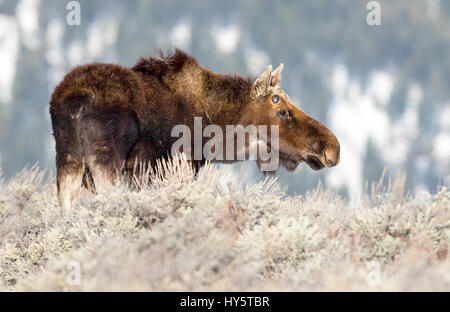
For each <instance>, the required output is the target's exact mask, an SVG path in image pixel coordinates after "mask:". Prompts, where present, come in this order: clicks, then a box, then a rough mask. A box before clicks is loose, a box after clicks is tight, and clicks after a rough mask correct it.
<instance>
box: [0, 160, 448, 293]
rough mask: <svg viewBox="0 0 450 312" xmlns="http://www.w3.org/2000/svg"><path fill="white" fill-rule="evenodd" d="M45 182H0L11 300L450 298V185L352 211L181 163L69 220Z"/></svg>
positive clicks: (0, 244)
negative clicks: (208, 293)
mask: <svg viewBox="0 0 450 312" xmlns="http://www.w3.org/2000/svg"><path fill="white" fill-rule="evenodd" d="M44 176H45V174H44V172H43V171H40V170H38V169H36V168H34V169H32V170H26V171H23V172H22V173H20V174H19V175H17V176H16V177H15V178H14V179H12V180H11V181H9V182H1V184H0V289H2V290H19V291H20V290H54V291H60V290H64V291H71V290H82V291H89V290H92V291H100V290H151V291H181V290H186V291H192V290H215V291H219V290H225V291H232V290H233V291H236V290H446V291H448V290H450V263H449V260H448V256H447V253H448V246H449V241H450V191H449V190H447V189H446V188H445V187H443V188H441V189H440V190H439V191H438V192H437V193H436V194H434V195H431V194H428V193H420V194H418V195H417V196H415V197H411V196H404V195H402V192H401V185H400V186H398V185H397V186H395V185H394V186H393V187H390V188H388V189H387V190H383V191H380V190H377V191H375V192H373V194H372V195H371V196H370V197H369V198H367V199H366V200H363V201H361V203H360V204H358V205H352V206H349V204H348V203H347V202H346V201H345V200H343V199H342V198H340V197H339V196H337V195H335V194H333V193H332V192H331V191H328V190H324V189H323V188H321V187H319V188H318V189H317V190H315V191H314V192H310V193H308V194H306V195H305V196H300V197H288V196H286V195H285V194H284V193H283V191H282V190H281V189H280V187H279V186H278V184H277V183H276V181H274V180H271V179H268V180H267V181H265V182H264V183H259V184H255V185H247V186H246V185H242V184H241V183H238V178H237V177H235V176H233V175H232V174H231V173H228V172H226V171H223V170H218V169H217V168H216V167H214V166H212V165H207V166H205V167H204V168H203V169H202V170H201V171H200V173H199V175H198V176H197V177H195V175H194V173H193V172H192V171H191V169H190V167H189V166H188V164H187V163H186V161H183V160H182V161H178V160H176V161H174V162H173V163H160V168H159V170H158V171H157V173H152V174H150V176H149V180H150V181H151V183H147V181H144V180H143V181H135V182H136V183H137V184H140V185H141V188H140V190H136V189H135V188H131V187H129V186H128V185H127V184H126V183H124V182H120V181H117V183H116V186H115V187H114V188H112V189H109V190H108V192H107V193H100V194H95V195H94V194H90V193H83V194H80V200H79V201H78V202H77V204H76V205H75V207H74V209H73V211H72V213H71V214H70V215H65V216H60V214H59V207H58V203H57V199H56V190H55V185H54V182H53V180H52V179H51V178H49V179H45V180H44ZM139 182H140V183H139ZM400 184H401V183H400ZM144 185H145V186H144ZM73 264H77V265H75V266H73ZM74 268H76V269H77V270H78V269H79V270H78V271H77V272H76V273H79V276H78V279H75V282H73V280H71V279H70V277H71V276H72V275H71V274H74ZM374 276H375V279H374V278H373V277H374Z"/></svg>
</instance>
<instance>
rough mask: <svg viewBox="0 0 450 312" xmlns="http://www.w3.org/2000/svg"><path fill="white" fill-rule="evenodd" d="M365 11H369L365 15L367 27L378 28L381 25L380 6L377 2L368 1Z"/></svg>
mask: <svg viewBox="0 0 450 312" xmlns="http://www.w3.org/2000/svg"><path fill="white" fill-rule="evenodd" d="M366 9H367V10H368V11H369V13H368V14H367V18H366V21H367V25H369V26H380V25H381V5H380V3H379V2H378V1H370V2H368V3H367V6H366Z"/></svg>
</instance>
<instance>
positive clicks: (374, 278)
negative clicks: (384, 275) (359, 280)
mask: <svg viewBox="0 0 450 312" xmlns="http://www.w3.org/2000/svg"><path fill="white" fill-rule="evenodd" d="M366 268H367V271H368V273H367V276H366V281H367V284H368V285H369V286H371V287H377V286H380V285H381V266H380V263H379V262H378V261H370V262H367V263H366Z"/></svg>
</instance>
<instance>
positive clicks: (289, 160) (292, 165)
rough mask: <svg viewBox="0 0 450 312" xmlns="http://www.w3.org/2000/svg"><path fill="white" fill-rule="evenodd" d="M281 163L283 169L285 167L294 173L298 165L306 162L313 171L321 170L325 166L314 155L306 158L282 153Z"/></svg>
mask: <svg viewBox="0 0 450 312" xmlns="http://www.w3.org/2000/svg"><path fill="white" fill-rule="evenodd" d="M279 155H280V162H281V165H282V166H283V167H285V168H286V169H287V170H288V171H294V170H295V169H296V168H297V166H298V164H299V163H300V162H302V161H304V162H305V163H306V164H307V165H308V166H309V167H310V168H311V169H313V170H320V169H322V168H324V167H325V166H324V164H322V162H321V161H320V159H319V158H318V157H316V156H314V155H308V156H307V157H306V159H305V158H299V157H294V156H291V155H287V154H283V153H280V154H279Z"/></svg>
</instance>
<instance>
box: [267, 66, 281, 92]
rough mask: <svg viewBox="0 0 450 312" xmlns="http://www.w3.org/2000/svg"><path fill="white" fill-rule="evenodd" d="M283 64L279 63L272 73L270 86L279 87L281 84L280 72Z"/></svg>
mask: <svg viewBox="0 0 450 312" xmlns="http://www.w3.org/2000/svg"><path fill="white" fill-rule="evenodd" d="M283 68H284V64H283V63H281V64H280V66H278V68H277V69H275V70H274V71H273V73H272V75H271V76H272V81H271V82H270V86H271V87H273V88H275V89H279V88H280V84H281V72H282V71H283Z"/></svg>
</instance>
